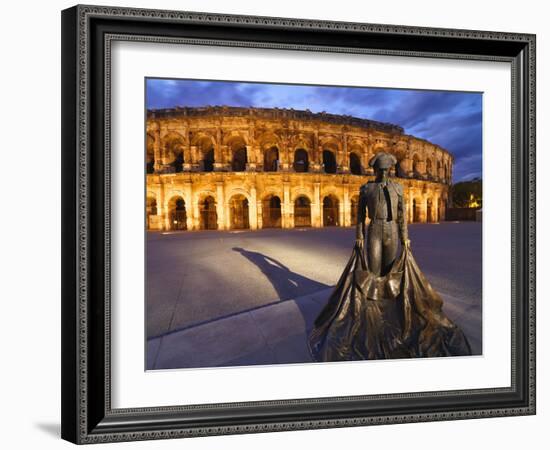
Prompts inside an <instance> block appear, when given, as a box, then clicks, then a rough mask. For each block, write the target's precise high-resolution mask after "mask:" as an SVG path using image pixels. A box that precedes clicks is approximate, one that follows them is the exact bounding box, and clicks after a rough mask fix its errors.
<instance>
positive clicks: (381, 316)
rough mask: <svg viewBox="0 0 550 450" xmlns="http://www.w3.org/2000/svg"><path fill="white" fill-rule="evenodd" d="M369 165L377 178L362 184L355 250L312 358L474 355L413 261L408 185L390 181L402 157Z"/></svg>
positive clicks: (317, 326) (318, 327)
mask: <svg viewBox="0 0 550 450" xmlns="http://www.w3.org/2000/svg"><path fill="white" fill-rule="evenodd" d="M369 164H370V165H371V166H372V167H374V169H375V171H376V179H375V180H374V181H369V182H368V183H366V184H364V185H362V186H361V189H360V195H359V204H358V211H357V213H358V224H357V228H356V241H355V246H354V248H353V252H352V256H351V258H350V260H349V261H348V263H347V265H346V267H345V268H344V271H343V272H342V275H341V276H340V279H339V280H338V282H337V283H336V286H335V287H334V290H333V292H332V294H331V295H330V297H329V299H328V301H327V304H326V305H325V307H324V308H323V309H322V310H321V312H320V313H319V315H318V316H317V318H316V319H315V322H314V326H313V329H312V330H311V332H310V333H309V336H308V348H309V351H310V354H311V356H312V359H313V360H314V361H353V360H363V359H395V358H418V357H428V356H455V355H471V354H472V351H471V348H470V344H469V343H468V340H467V339H466V336H465V335H464V333H463V332H462V330H461V329H460V328H459V327H457V326H456V325H455V324H454V323H453V322H452V321H451V320H450V319H449V318H448V317H447V316H446V315H445V314H444V313H443V309H442V307H443V300H442V299H441V297H440V295H439V294H438V293H437V292H436V291H435V290H434V289H433V288H432V286H431V285H430V283H429V282H428V280H427V279H426V277H425V276H424V274H423V273H422V271H421V270H420V269H419V267H418V265H417V264H416V261H415V260H414V258H413V256H412V251H411V247H410V241H409V238H408V233H407V220H406V205H405V200H404V197H403V187H402V186H401V185H400V184H399V183H397V182H395V181H393V180H391V179H389V177H388V172H389V170H390V169H391V168H392V167H393V166H394V165H395V164H396V160H395V157H394V156H393V155H390V154H388V153H378V154H377V155H375V156H374V158H372V159H371V160H370V162H369ZM367 215H368V217H369V219H370V223H369V226H368V234H367V248H366V251H367V258H365V252H364V245H363V242H364V236H365V231H364V228H365V220H366V216H367ZM398 237H399V240H400V241H401V248H402V251H401V254H400V255H399V258H396V255H397V249H398V244H399V242H398ZM367 261H368V262H367Z"/></svg>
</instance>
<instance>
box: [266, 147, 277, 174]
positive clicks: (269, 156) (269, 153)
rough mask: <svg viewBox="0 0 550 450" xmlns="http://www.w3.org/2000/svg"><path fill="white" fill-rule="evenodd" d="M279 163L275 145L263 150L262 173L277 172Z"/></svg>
mask: <svg viewBox="0 0 550 450" xmlns="http://www.w3.org/2000/svg"><path fill="white" fill-rule="evenodd" d="M279 163H280V155H279V148H278V147H277V146H276V145H273V146H271V147H268V148H266V149H265V150H264V172H278V171H279Z"/></svg>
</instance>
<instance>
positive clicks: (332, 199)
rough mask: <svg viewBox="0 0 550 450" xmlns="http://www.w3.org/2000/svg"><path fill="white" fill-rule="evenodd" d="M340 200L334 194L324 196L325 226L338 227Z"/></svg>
mask: <svg viewBox="0 0 550 450" xmlns="http://www.w3.org/2000/svg"><path fill="white" fill-rule="evenodd" d="M339 206H340V201H339V200H338V197H336V195H334V194H328V195H325V196H324V197H323V226H324V227H336V226H338V225H340V214H339Z"/></svg>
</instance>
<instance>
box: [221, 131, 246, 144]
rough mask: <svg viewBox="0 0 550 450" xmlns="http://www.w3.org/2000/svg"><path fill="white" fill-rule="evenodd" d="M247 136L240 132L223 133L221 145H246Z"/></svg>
mask: <svg viewBox="0 0 550 450" xmlns="http://www.w3.org/2000/svg"><path fill="white" fill-rule="evenodd" d="M248 140H249V139H248V135H247V133H243V132H242V131H237V130H231V131H225V132H224V137H223V144H224V145H227V146H228V147H231V146H233V145H235V144H234V143H235V142H237V143H240V144H241V145H245V146H246V145H248Z"/></svg>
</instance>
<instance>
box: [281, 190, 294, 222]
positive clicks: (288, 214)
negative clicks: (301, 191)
mask: <svg viewBox="0 0 550 450" xmlns="http://www.w3.org/2000/svg"><path fill="white" fill-rule="evenodd" d="M281 209H282V210H281V222H282V223H281V226H282V227H283V228H294V205H293V204H292V202H291V200H290V182H288V181H284V182H283V204H282V205H281Z"/></svg>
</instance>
